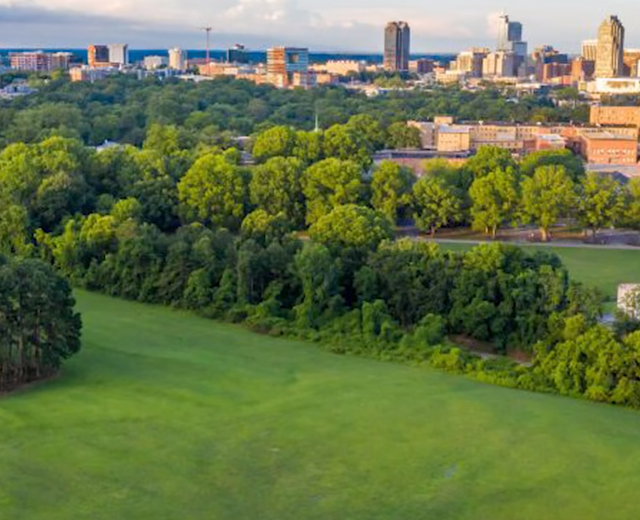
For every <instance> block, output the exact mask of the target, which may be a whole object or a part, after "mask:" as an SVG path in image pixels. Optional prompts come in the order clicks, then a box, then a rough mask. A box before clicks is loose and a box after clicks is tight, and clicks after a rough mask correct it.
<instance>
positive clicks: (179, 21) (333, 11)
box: [0, 0, 640, 52]
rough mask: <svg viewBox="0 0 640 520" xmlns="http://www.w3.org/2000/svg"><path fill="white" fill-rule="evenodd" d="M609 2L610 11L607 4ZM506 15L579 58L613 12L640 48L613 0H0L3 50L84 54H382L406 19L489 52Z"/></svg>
mask: <svg viewBox="0 0 640 520" xmlns="http://www.w3.org/2000/svg"><path fill="white" fill-rule="evenodd" d="M605 4H606V5H605ZM502 10H505V11H506V12H507V13H508V14H509V15H510V16H511V18H512V19H514V20H517V21H520V22H522V23H523V24H524V27H525V39H527V40H528V41H529V42H530V45H531V46H532V47H533V46H536V45H540V44H553V45H554V46H556V47H557V48H560V49H562V50H566V51H570V52H575V51H577V50H578V49H579V46H580V42H581V41H582V40H583V39H588V38H593V37H595V34H596V31H597V27H598V25H599V23H600V22H601V21H602V19H603V18H604V17H605V16H606V15H608V14H617V15H618V16H620V18H621V19H622V21H623V23H624V24H625V26H626V28H627V47H640V2H637V0H609V1H607V2H606V3H603V2H593V1H592V0H590V1H589V2H587V1H586V0H534V1H533V2H523V1H522V0H518V1H516V0H497V2H496V3H494V2H486V1H483V0H444V1H441V2H434V1H426V0H393V1H391V0H351V1H346V0H322V1H318V0H101V1H100V0H0V46H2V47H18V46H19V47H26V46H28V47H58V46H59V47H62V46H74V47H84V46H86V45H87V44H88V43H91V42H95V43H99V42H117V41H122V42H128V43H130V44H131V45H132V46H133V47H137V48H163V47H172V46H183V47H186V48H197V47H202V46H203V43H202V42H203V41H204V38H203V37H202V36H201V35H200V34H199V33H198V28H199V27H200V26H202V25H212V26H213V27H214V28H215V29H214V35H213V39H212V42H213V46H214V47H224V46H226V45H230V44H233V43H245V44H247V45H248V46H249V47H251V48H256V49H257V48H264V47H266V46H269V45H274V44H287V45H306V46H308V47H310V48H312V49H315V50H344V51H358V50H359V51H367V52H371V51H379V50H380V48H381V45H382V44H381V40H382V28H383V27H384V24H385V23H386V22H387V21H389V20H406V21H408V22H409V23H410V25H411V27H412V33H413V50H414V51H416V52H428V51H433V52H443V51H452V52H455V51H460V50H463V49H465V48H467V47H470V46H478V45H487V46H490V45H493V43H494V41H495V36H494V30H493V25H494V21H495V18H496V17H497V15H498V14H499V13H500V12H501V11H502Z"/></svg>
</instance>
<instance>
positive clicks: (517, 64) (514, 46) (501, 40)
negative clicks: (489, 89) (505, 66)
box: [497, 14, 528, 76]
mask: <svg viewBox="0 0 640 520" xmlns="http://www.w3.org/2000/svg"><path fill="white" fill-rule="evenodd" d="M522 34H523V27H522V24H521V23H520V22H513V21H511V20H510V19H509V17H508V16H507V15H506V14H503V15H501V16H500V22H499V26H498V49H497V50H498V52H499V53H500V52H502V53H513V56H514V60H513V67H514V68H513V71H509V70H507V71H505V76H525V75H526V74H527V54H528V46H527V42H525V41H523V40H522Z"/></svg>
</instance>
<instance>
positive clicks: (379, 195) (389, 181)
mask: <svg viewBox="0 0 640 520" xmlns="http://www.w3.org/2000/svg"><path fill="white" fill-rule="evenodd" d="M415 181H416V178H415V176H414V175H413V172H412V171H411V170H409V169H408V168H403V167H401V166H399V165H398V164H396V163H394V162H391V161H383V162H382V163H381V164H380V166H378V167H377V168H376V169H375V170H374V172H373V179H372V182H371V192H372V195H371V205H372V206H373V208H374V209H375V210H377V211H379V212H380V213H382V214H383V215H385V216H386V217H387V218H388V219H389V220H390V221H391V222H394V223H395V222H396V221H397V220H398V216H399V215H401V214H404V213H405V210H406V208H408V207H410V205H411V188H412V187H413V184H414V183H415Z"/></svg>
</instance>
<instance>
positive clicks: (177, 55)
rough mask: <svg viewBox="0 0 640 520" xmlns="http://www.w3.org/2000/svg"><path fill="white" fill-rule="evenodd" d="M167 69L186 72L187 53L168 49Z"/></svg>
mask: <svg viewBox="0 0 640 520" xmlns="http://www.w3.org/2000/svg"><path fill="white" fill-rule="evenodd" d="M169 68H170V69H173V70H187V53H186V52H185V51H183V50H182V49H180V48H179V47H174V48H173V49H169Z"/></svg>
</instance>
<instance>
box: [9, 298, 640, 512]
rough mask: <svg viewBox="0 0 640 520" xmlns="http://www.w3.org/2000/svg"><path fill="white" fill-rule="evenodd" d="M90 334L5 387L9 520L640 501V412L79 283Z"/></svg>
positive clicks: (620, 507)
mask: <svg viewBox="0 0 640 520" xmlns="http://www.w3.org/2000/svg"><path fill="white" fill-rule="evenodd" d="M79 307H80V310H81V311H82V312H83V315H84V320H85V341H84V345H85V349H84V352H83V353H82V354H81V355H80V356H79V357H78V358H76V359H74V360H73V361H72V362H71V363H69V365H68V366H67V368H66V369H65V373H64V374H63V377H61V378H60V379H58V380H56V381H53V382H50V383H48V384H45V385H42V386H39V387H36V388H32V389H29V390H26V391H23V392H22V393H19V394H15V395H12V396H9V397H6V398H3V399H2V400H0V518H1V519H2V520H4V519H6V520H43V519H47V520H69V519H74V520H141V519H145V520H146V519H149V520H174V519H175V520H200V519H202V520H316V519H318V520H320V519H322V520H336V519H348V520H390V519H398V520H414V519H415V520H418V519H420V520H422V519H438V520H441V519H442V520H444V519H469V520H471V519H473V520H480V519H491V520H501V519H504V520H521V519H522V520H524V519H531V520H539V519H542V518H548V519H554V520H563V519H567V520H575V519H577V518H579V519H581V520H589V519H594V520H595V519H601V518H607V519H609V520H615V519H625V520H626V519H629V518H636V517H637V516H638V515H639V514H640V505H638V502H637V500H636V497H637V490H638V488H639V487H640V413H638V412H633V411H628V410H623V409H618V408H614V407H609V406H601V405H596V404H592V403H588V402H583V401H575V400H571V399H565V398H560V397H554V396H545V395H537V394H529V393H524V392H517V391H512V390H506V389H501V388H497V387H492V386H484V385H481V384H478V383H475V382H472V381H468V380H466V379H464V378H462V377H452V376H448V375H445V374H440V373H438V372H434V371H429V370H418V369H412V368H408V367H404V366H398V365H393V364H384V363H376V362H373V361H368V360H362V359H356V358H341V357H337V356H333V355H330V354H327V353H325V352H322V351H321V350H319V349H317V348H316V347H314V346H312V345H307V344H304V343H296V342H290V341H282V340H276V339H271V338H265V337H261V336H257V335H254V334H251V333H248V332H246V331H244V330H242V329H238V328H235V327H231V326H227V325H220V324H216V323H213V322H209V321H205V320H201V319H199V318H196V317H193V316H189V315H187V314H183V313H178V312H173V311H171V310H168V309H162V308H155V307H149V306H143V305H139V304H132V303H125V302H122V301H119V300H114V299H110V298H107V297H103V296H96V295H90V294H86V293H81V294H80V295H79Z"/></svg>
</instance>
